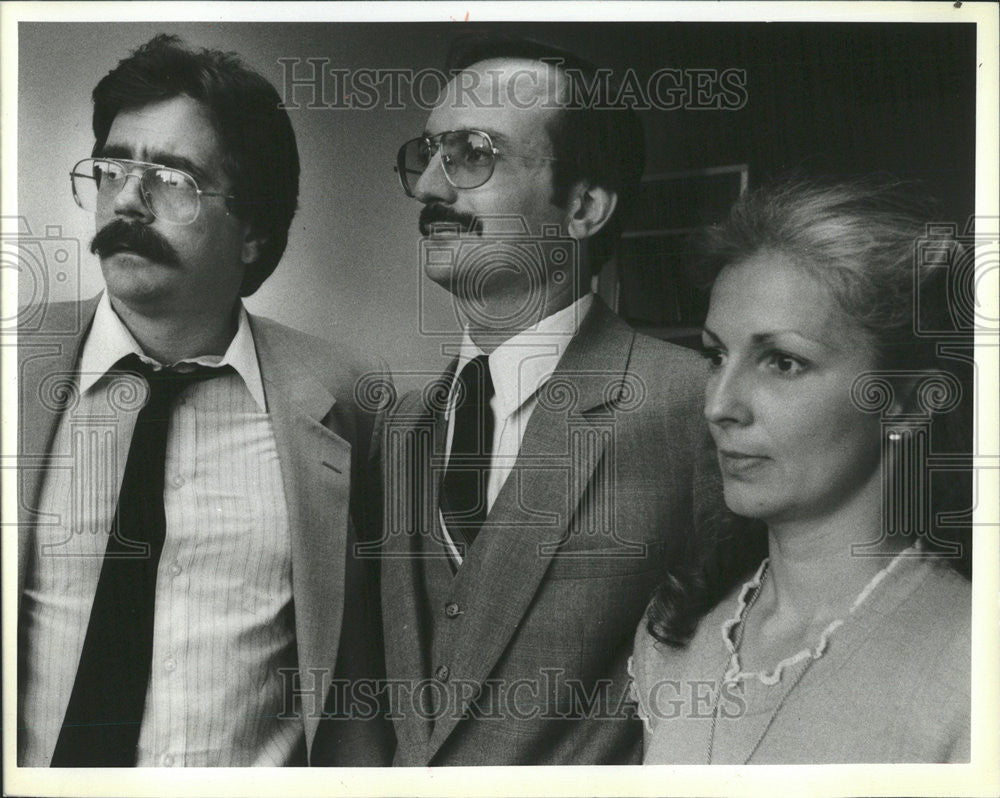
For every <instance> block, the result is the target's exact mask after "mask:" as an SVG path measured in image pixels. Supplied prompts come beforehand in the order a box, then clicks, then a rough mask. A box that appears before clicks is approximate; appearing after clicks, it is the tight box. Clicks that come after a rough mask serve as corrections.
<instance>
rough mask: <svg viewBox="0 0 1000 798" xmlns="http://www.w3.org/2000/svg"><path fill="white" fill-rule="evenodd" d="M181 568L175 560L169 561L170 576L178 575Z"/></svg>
mask: <svg viewBox="0 0 1000 798" xmlns="http://www.w3.org/2000/svg"><path fill="white" fill-rule="evenodd" d="M182 570H183V569H182V568H181V566H180V564H179V563H176V562H173V563H170V575H171V576H179V575H180V573H181V571H182Z"/></svg>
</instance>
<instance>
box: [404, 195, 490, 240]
mask: <svg viewBox="0 0 1000 798" xmlns="http://www.w3.org/2000/svg"><path fill="white" fill-rule="evenodd" d="M439 222H447V223H448V224H450V225H452V226H454V227H457V232H459V233H476V234H477V235H482V234H483V223H482V221H480V219H479V218H478V217H476V216H474V215H473V214H471V213H461V212H460V211H456V210H455V209H454V208H449V207H448V206H447V205H440V204H438V203H431V204H430V205H424V207H423V208H421V209H420V220H419V224H420V233H421V235H425V236H429V235H430V234H431V225H433V224H436V223H439Z"/></svg>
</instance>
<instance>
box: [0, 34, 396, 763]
mask: <svg viewBox="0 0 1000 798" xmlns="http://www.w3.org/2000/svg"><path fill="white" fill-rule="evenodd" d="M93 99H94V115H93V129H94V135H95V138H96V143H95V145H94V149H93V157H92V158H88V159H84V160H83V161H81V162H79V163H78V164H77V165H76V166H75V167H74V169H73V171H72V187H73V192H74V196H75V198H76V200H77V203H78V204H79V205H80V206H81V207H82V208H84V209H85V210H89V211H93V212H94V213H95V218H96V229H97V234H96V235H95V236H94V239H93V243H92V245H91V250H92V251H93V252H94V253H96V254H97V255H98V257H99V258H100V263H101V269H102V272H103V276H104V279H105V283H106V285H107V291H106V292H105V293H103V294H102V295H101V296H99V297H95V298H94V299H92V300H89V301H85V302H82V303H65V304H61V305H51V306H48V307H46V308H44V323H43V324H42V326H41V329H40V330H38V331H36V332H33V333H32V334H30V335H29V334H27V333H24V334H22V335H21V338H20V342H19V343H20V347H19V348H20V354H21V368H20V373H19V376H20V381H21V386H22V392H21V397H22V398H21V404H20V407H21V418H20V428H19V431H20V452H21V457H22V478H21V480H20V489H21V493H20V506H21V508H22V513H21V519H20V528H19V536H18V542H19V552H18V554H19V558H18V566H19V567H18V577H19V593H18V595H19V600H18V612H19V624H18V631H19V650H18V654H19V669H18V676H19V680H18V681H19V684H18V740H17V750H18V762H19V764H20V765H22V766H53V767H91V766H103V767H129V766H144V765H151V766H164V767H169V766H199V767H204V766H246V765H304V764H313V765H317V764H349V765H363V764H379V763H382V762H383V761H384V759H385V757H386V755H387V751H388V750H389V747H390V746H391V744H392V739H391V730H389V729H388V727H386V726H383V725H382V723H381V721H380V720H379V719H378V715H377V711H376V710H377V707H376V706H375V705H374V704H371V705H369V706H367V707H361V709H362V710H365V711H364V712H354V713H351V712H348V711H346V708H345V707H344V706H337V707H329V709H330V711H329V712H328V713H325V714H324V709H326V708H328V705H327V697H328V695H329V694H330V693H331V681H332V680H335V679H345V680H348V681H353V680H355V679H357V678H360V677H361V676H365V677H376V676H377V675H378V674H379V670H380V668H381V664H380V663H381V659H382V653H381V650H380V642H379V640H378V638H379V634H378V623H379V618H378V610H377V583H376V579H377V574H376V573H373V569H372V567H371V564H370V563H366V562H362V561H360V560H358V559H356V557H355V551H354V547H355V544H356V543H357V542H358V541H359V540H361V539H363V538H364V537H365V536H367V535H373V534H375V533H374V532H373V531H372V524H373V523H374V519H376V518H377V513H376V512H374V511H373V510H372V508H371V506H370V500H369V499H368V498H367V497H368V494H369V493H370V491H369V490H368V484H369V483H368V481H367V478H366V470H367V467H366V463H367V460H368V455H369V448H370V441H371V435H372V429H373V426H374V423H375V420H374V417H373V414H372V413H370V412H367V411H365V410H364V409H362V408H360V407H359V406H358V405H357V403H356V402H355V399H354V386H355V383H356V380H357V379H358V376H359V375H361V374H363V373H367V372H368V371H369V369H368V368H366V367H364V366H362V365H361V364H360V363H358V361H357V360H356V359H355V358H354V357H353V356H352V355H350V354H349V353H347V352H345V351H341V350H340V349H339V348H337V347H334V346H332V345H329V344H327V343H325V342H322V341H320V340H318V339H314V338H312V337H310V336H307V335H305V334H303V333H299V332H297V331H294V330H291V329H289V328H287V327H284V326H282V325H279V324H277V323H275V322H272V321H270V320H268V319H266V318H262V317H259V316H253V315H250V314H248V313H247V311H246V310H245V309H244V307H243V303H242V299H241V298H242V297H245V296H249V295H251V294H252V293H254V291H256V290H257V288H258V287H259V286H260V285H261V283H263V282H264V280H266V279H267V277H268V276H269V275H270V274H271V273H272V271H273V270H274V269H275V267H276V266H277V264H278V261H279V260H280V258H281V255H282V253H283V251H284V249H285V245H286V242H287V240H288V230H289V226H290V223H291V220H292V217H293V215H294V213H295V208H296V200H297V194H298V177H299V161H298V150H297V147H296V142H295V135H294V132H293V130H292V126H291V121H290V120H289V118H288V115H287V113H286V112H285V111H284V110H282V109H281V106H280V98H279V96H278V93H277V92H276V91H275V89H274V87H273V86H271V85H270V84H269V83H268V82H267V81H266V80H265V79H264V78H262V77H261V76H260V75H258V74H256V73H255V72H252V71H251V70H249V69H248V68H246V67H245V66H243V64H242V63H241V62H240V61H239V60H238V58H237V57H236V56H235V55H234V54H231V53H222V52H218V51H214V50H199V51H194V50H190V49H187V48H185V47H184V46H183V45H182V44H181V43H180V42H179V40H177V39H176V38H175V37H171V36H166V35H160V36H157V37H155V38H153V39H152V40H151V41H149V42H148V43H146V44H145V45H143V46H142V47H140V48H139V49H137V50H136V51H135V52H134V53H133V54H132V55H130V56H129V57H127V58H125V59H123V60H122V61H121V62H120V63H119V64H118V66H117V67H115V69H113V70H112V71H111V72H110V73H109V74H108V75H107V76H106V77H104V78H103V79H102V80H101V81H100V82H99V83H98V85H97V87H96V88H95V90H94V94H93ZM38 463H42V466H43V467H42V468H37V467H36V466H37V464H38ZM362 716H364V717H362ZM372 716H375V720H371V721H368V720H366V718H368V717H372Z"/></svg>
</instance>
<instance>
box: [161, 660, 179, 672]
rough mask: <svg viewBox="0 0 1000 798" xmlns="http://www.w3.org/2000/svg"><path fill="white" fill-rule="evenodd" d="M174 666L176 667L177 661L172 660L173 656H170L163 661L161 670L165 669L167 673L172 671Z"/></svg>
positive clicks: (174, 668)
mask: <svg viewBox="0 0 1000 798" xmlns="http://www.w3.org/2000/svg"><path fill="white" fill-rule="evenodd" d="M176 668H177V662H176V661H175V660H174V658H173V657H170V658H169V659H168V660H166V661H165V662H164V663H163V670H165V671H166V672H167V673H172V672H173V671H174V670H176Z"/></svg>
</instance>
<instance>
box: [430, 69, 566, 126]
mask: <svg viewBox="0 0 1000 798" xmlns="http://www.w3.org/2000/svg"><path fill="white" fill-rule="evenodd" d="M564 84H565V78H564V76H562V74H561V73H560V72H559V70H557V69H555V68H554V67H552V66H550V65H547V64H544V63H542V62H540V61H531V60H528V59H512V58H495V59H490V60H488V61H480V62H478V63H476V64H472V65H471V66H469V67H468V68H466V69H464V70H462V71H461V72H460V73H458V74H457V75H455V77H453V78H452V79H451V80H450V81H449V82H448V84H447V86H445V88H444V91H443V92H442V94H441V97H440V99H439V101H438V104H437V106H435V108H434V110H433V111H432V112H431V115H430V117H429V118H428V120H427V132H428V133H430V134H434V133H440V132H442V131H444V130H458V129H465V128H475V129H479V130H485V131H486V132H487V133H499V134H501V137H503V138H508V139H511V140H517V141H519V142H530V141H541V140H547V138H548V127H549V124H550V123H551V122H553V121H554V120H555V119H556V118H557V117H558V115H559V113H560V104H561V103H562V102H563V96H564V93H565V85H564Z"/></svg>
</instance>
